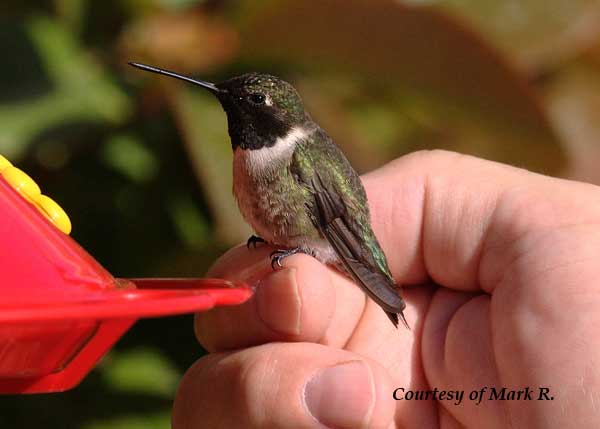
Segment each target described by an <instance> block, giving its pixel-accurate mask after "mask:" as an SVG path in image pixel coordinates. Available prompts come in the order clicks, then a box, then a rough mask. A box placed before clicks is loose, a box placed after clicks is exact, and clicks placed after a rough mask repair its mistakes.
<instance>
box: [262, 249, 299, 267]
mask: <svg viewBox="0 0 600 429" xmlns="http://www.w3.org/2000/svg"><path fill="white" fill-rule="evenodd" d="M299 252H302V249H300V248H299V247H296V248H294V249H286V250H275V251H274V252H271V254H270V255H269V256H270V257H271V268H273V270H275V269H276V268H275V264H277V266H278V267H279V268H283V265H281V261H283V260H284V259H285V258H287V257H288V256H292V255H295V254H296V253H299Z"/></svg>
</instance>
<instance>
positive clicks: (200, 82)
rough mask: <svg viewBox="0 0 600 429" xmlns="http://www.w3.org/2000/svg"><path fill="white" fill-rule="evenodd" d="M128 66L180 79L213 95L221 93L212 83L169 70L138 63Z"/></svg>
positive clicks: (130, 63)
mask: <svg viewBox="0 0 600 429" xmlns="http://www.w3.org/2000/svg"><path fill="white" fill-rule="evenodd" d="M129 65H130V66H133V67H136V68H138V69H141V70H145V71H149V72H152V73H157V74H162V75H165V76H170V77H174V78H176V79H181V80H184V81H186V82H190V83H193V84H194V85H199V86H201V87H203V88H206V89H208V90H210V91H212V92H214V93H218V92H221V90H220V89H219V88H217V87H216V85H215V84H214V83H211V82H205V81H203V80H197V79H192V78H191V77H187V76H183V75H181V74H179V73H175V72H172V71H169V70H164V69H160V68H158V67H152V66H148V65H146V64H140V63H134V62H129Z"/></svg>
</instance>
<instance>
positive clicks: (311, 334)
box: [195, 246, 365, 351]
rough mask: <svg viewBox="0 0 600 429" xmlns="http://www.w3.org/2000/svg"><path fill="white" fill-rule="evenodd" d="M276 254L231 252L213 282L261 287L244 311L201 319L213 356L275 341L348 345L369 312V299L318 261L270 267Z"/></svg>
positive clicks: (298, 259)
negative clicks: (219, 281) (366, 304)
mask: <svg viewBox="0 0 600 429" xmlns="http://www.w3.org/2000/svg"><path fill="white" fill-rule="evenodd" d="M271 251H272V249H271V248H269V247H266V246H263V247H262V248H259V249H256V250H255V249H250V250H248V249H246V248H245V247H244V246H240V247H237V248H234V249H232V250H231V251H229V252H227V253H226V254H225V255H223V257H222V258H220V259H219V260H218V261H217V262H216V263H215V265H214V266H213V268H212V269H211V270H210V272H209V273H208V275H209V276H213V277H222V278H226V279H235V280H242V281H247V282H249V283H250V284H252V285H254V286H255V287H256V290H255V294H254V296H253V297H252V298H251V299H250V300H248V301H247V302H245V303H244V304H242V305H239V306H235V307H221V308H217V309H214V310H212V311H209V312H203V313H199V314H197V315H196V319H195V330H196V336H197V337H198V340H199V341H200V343H201V344H202V345H203V346H204V347H205V348H206V349H207V350H209V351H219V350H229V349H234V348H240V347H248V346H252V345H257V344H262V343H266V342H270V341H311V342H321V343H323V344H329V345H337V346H341V345H343V344H344V343H345V342H346V341H347V340H348V338H349V337H350V336H351V334H352V331H353V329H354V327H355V325H356V324H357V323H358V321H359V320H360V318H361V315H362V313H363V309H364V306H365V295H364V293H363V292H362V291H361V290H360V289H359V288H358V287H357V286H356V285H354V284H353V283H352V282H350V281H349V280H348V279H347V278H346V277H345V276H343V275H341V274H340V273H338V272H336V271H335V270H332V269H330V268H328V267H326V266H325V265H323V264H321V263H319V262H318V261H317V260H315V259H314V258H312V257H310V256H307V255H303V254H297V255H294V256H290V257H288V258H286V259H284V261H283V269H280V270H277V271H273V269H272V268H271V266H270V258H269V253H270V252H271Z"/></svg>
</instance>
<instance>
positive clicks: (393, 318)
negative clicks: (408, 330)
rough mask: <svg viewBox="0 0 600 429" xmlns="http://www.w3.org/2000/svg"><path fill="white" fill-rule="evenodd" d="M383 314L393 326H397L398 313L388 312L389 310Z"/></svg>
mask: <svg viewBox="0 0 600 429" xmlns="http://www.w3.org/2000/svg"><path fill="white" fill-rule="evenodd" d="M385 315H386V316H387V317H388V319H390V320H391V321H392V323H393V324H394V326H395V327H396V328H398V313H390V312H389V311H386V312H385Z"/></svg>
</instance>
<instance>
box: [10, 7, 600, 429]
mask: <svg viewBox="0 0 600 429" xmlns="http://www.w3.org/2000/svg"><path fill="white" fill-rule="evenodd" d="M0 14H1V15H0V52H1V53H2V58H3V66H2V67H1V68H0V153H2V154H3V155H5V156H6V157H8V158H9V159H11V160H12V161H13V162H14V163H16V164H18V165H19V166H20V167H21V168H23V169H24V170H25V171H27V172H28V173H29V174H30V175H31V176H32V177H34V178H35V179H36V181H37V182H38V183H40V184H41V186H42V188H43V190H44V193H46V194H48V195H50V196H52V197H53V198H54V199H56V200H57V201H58V202H60V204H61V205H62V206H63V207H64V208H65V209H66V211H67V212H68V213H69V215H70V217H71V219H72V222H73V226H74V228H73V234H72V235H73V237H74V238H75V239H76V240H77V241H78V242H79V243H81V244H82V245H83V246H84V247H85V248H86V249H87V250H88V251H89V252H90V253H91V254H92V255H94V256H95V257H96V258H97V259H98V260H99V261H100V262H101V263H102V264H103V265H104V266H105V267H106V268H107V269H108V270H109V271H111V272H112V273H113V274H114V275H118V276H201V275H203V274H204V272H205V271H206V269H207V268H208V266H209V265H210V264H211V262H212V261H213V260H214V259H215V258H216V257H218V255H219V254H220V253H222V252H223V251H224V250H225V249H227V248H228V247H229V246H231V245H233V244H235V243H237V242H239V241H241V240H244V239H245V238H247V236H248V234H249V233H250V231H249V229H248V227H247V226H246V225H245V224H244V222H243V221H242V220H241V217H240V215H239V213H238V211H237V209H236V207H235V202H234V201H233V198H232V197H231V153H230V152H231V151H230V143H229V140H228V136H227V128H226V122H225V117H224V115H223V113H222V112H221V110H220V107H219V105H218V103H216V102H215V100H213V99H212V98H211V97H210V96H209V95H208V94H206V93H203V92H201V91H199V90H197V89H196V88H192V87H187V86H184V85H182V84H180V83H178V82H175V81H169V80H168V79H164V78H159V77H156V76H153V75H150V74H145V73H142V72H140V71H138V70H134V69H132V68H130V67H128V66H127V65H126V62H127V61H129V60H136V61H141V62H147V63H150V64H155V65H158V66H162V67H165V68H172V69H175V70H177V71H180V72H182V73H187V74H190V75H197V76H201V77H202V78H205V79H208V80H211V79H212V80H215V81H218V80H221V79H225V78H227V77H230V76H232V75H234V74H236V73H242V72H246V71H250V70H261V71H266V72H271V73H275V74H280V75H282V76H283V77H285V78H287V79H289V80H291V81H293V82H294V84H295V85H296V86H297V87H298V89H299V90H300V92H301V93H302V95H303V97H304V100H305V103H306V105H307V108H308V109H309V111H310V112H311V113H312V115H313V116H314V117H315V118H316V119H317V121H318V122H320V123H321V125H323V126H324V128H326V129H327V130H328V131H329V132H330V134H331V135H332V136H333V138H334V140H335V141H336V142H337V143H338V144H339V145H340V146H341V147H342V148H343V150H344V151H345V152H346V154H347V155H348V157H349V158H350V160H351V161H352V162H353V164H354V165H355V166H356V167H357V169H358V170H360V171H368V170H370V169H372V168H375V167H376V166H378V165H381V164H382V163H384V162H386V161H388V160H390V159H392V158H394V157H397V156H400V155H402V154H404V153H407V152H410V151H413V150H418V149H432V148H445V149H451V150H459V151H462V152H466V153H471V154H474V155H478V156H483V157H487V158H490V159H495V160H498V161H502V162H507V163H511V164H514V165H518V166H522V167H526V168H530V169H533V170H536V171H540V172H545V173H550V174H556V175H566V176H569V177H573V178H580V179H585V180H589V181H592V182H596V183H600V172H599V170H598V168H597V166H598V160H600V148H599V147H598V144H597V142H598V141H600V139H599V136H600V127H598V124H599V123H600V95H599V94H600V91H598V88H600V42H599V41H600V37H598V36H599V34H600V19H598V18H599V17H600V6H599V4H598V1H594V0H545V1H542V0H507V1H502V2H498V1H494V0H404V1H392V0H372V1H368V2H367V1H364V0H321V1H304V0H303V1H300V0H295V1H292V0H286V1H274V0H269V1H263V2H254V1H250V0H240V1H237V2H233V1H224V0H221V1H219V0H206V1H197V0H144V1H141V0H111V1H108V2H92V1H89V0H54V1H52V0H46V1H38V2H34V3H29V4H28V5H25V4H22V3H20V2H15V1H8V2H4V4H3V7H2V9H1V10H0ZM191 323H192V320H191V317H190V316H181V317H174V318H167V319H158V320H145V321H141V322H139V323H138V324H136V326H134V327H133V328H132V330H131V331H130V332H128V333H127V334H126V335H125V337H124V338H123V339H122V340H121V341H120V342H119V343H118V344H117V346H116V347H115V349H114V351H113V352H111V353H110V354H109V355H108V356H107V357H106V358H105V359H104V360H103V361H102V362H101V363H100V364H99V365H98V367H97V369H96V370H95V371H94V372H93V373H92V374H90V376H89V377H88V378H87V379H86V380H85V381H84V382H83V383H82V384H81V386H79V387H77V388H76V389H74V390H72V391H70V392H66V393H63V394H56V395H39V396H30V397H20V398H17V397H2V398H0V426H1V427H42V426H43V427H46V428H65V427H67V428H74V427H82V428H89V429H92V428H94V429H97V428H121V427H127V428H137V427H140V428H142V427H143V428H166V427H169V419H170V417H169V415H170V408H171V402H172V398H173V395H174V392H175V390H176V384H177V382H178V380H179V378H180V377H181V375H182V374H183V372H184V371H185V369H186V368H188V367H189V366H190V365H191V364H192V363H193V362H194V361H195V360H196V359H197V358H198V357H200V356H201V355H202V353H203V351H202V350H201V348H200V346H199V345H198V344H197V343H196V342H195V339H194V335H193V331H192V325H191Z"/></svg>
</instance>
